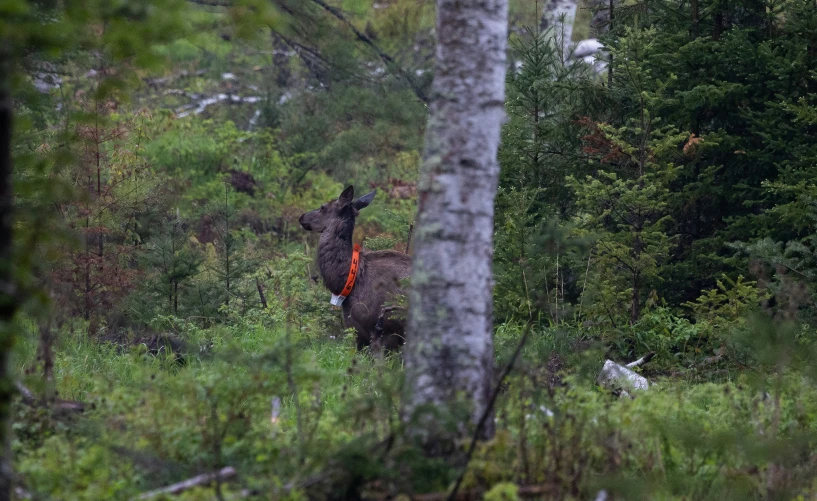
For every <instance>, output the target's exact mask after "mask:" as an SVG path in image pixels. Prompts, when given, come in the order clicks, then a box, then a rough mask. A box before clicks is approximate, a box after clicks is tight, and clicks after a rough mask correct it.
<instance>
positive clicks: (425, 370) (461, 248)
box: [403, 0, 508, 444]
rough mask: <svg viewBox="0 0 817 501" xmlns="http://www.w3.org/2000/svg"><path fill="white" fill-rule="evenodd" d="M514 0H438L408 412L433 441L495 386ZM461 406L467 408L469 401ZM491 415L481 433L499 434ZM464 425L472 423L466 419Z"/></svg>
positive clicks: (484, 403) (475, 417) (482, 403)
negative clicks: (496, 274) (495, 265)
mask: <svg viewBox="0 0 817 501" xmlns="http://www.w3.org/2000/svg"><path fill="white" fill-rule="evenodd" d="M507 27H508V20H507V0H438V2H437V36H438V40H437V58H436V65H435V73H434V83H433V96H432V102H431V105H430V108H429V117H428V126H427V129H426V137H425V152H424V155H423V165H422V168H421V171H420V181H419V185H418V191H419V208H418V215H417V226H416V229H415V237H414V238H415V249H414V259H413V267H412V277H411V290H410V293H409V304H410V310H409V316H408V333H407V339H408V342H407V345H406V378H407V379H406V383H407V384H406V396H405V399H404V409H403V412H404V418H405V419H418V420H419V421H414V423H416V425H415V426H414V427H413V429H414V430H415V431H416V436H418V438H421V439H423V440H424V441H425V442H426V444H431V443H434V442H437V441H438V440H439V439H440V438H448V436H447V435H445V434H443V433H442V432H441V431H440V430H441V427H440V425H441V423H440V422H439V421H435V420H434V419H433V418H432V416H431V415H430V414H424V415H422V416H421V415H420V413H421V412H423V410H424V409H429V408H431V407H435V408H436V409H437V410H439V411H441V413H440V414H439V415H440V416H442V417H450V416H453V414H451V411H453V410H454V409H455V408H456V407H459V406H460V405H465V406H466V407H467V413H468V415H469V416H470V424H471V425H475V424H476V423H478V422H479V420H480V418H481V417H482V415H483V414H484V413H486V412H488V409H487V407H488V402H489V399H490V397H491V393H492V384H491V380H492V374H493V367H494V363H493V341H492V339H491V332H492V287H493V279H492V269H491V261H492V257H493V238H492V237H493V227H494V196H495V194H496V188H497V183H498V177H499V166H498V163H497V148H498V145H499V132H500V125H501V122H502V121H503V118H504V109H503V102H504V97H505V70H506V61H505V59H506V53H505V51H506V41H507ZM460 409H461V408H460ZM493 421H494V420H493V419H490V418H489V419H486V420H485V423H487V424H486V426H485V427H484V429H483V430H482V433H481V436H482V437H490V436H492V435H493ZM459 424H460V425H461V426H460V429H459V430H458V433H463V432H464V431H465V430H466V429H467V427H468V425H467V423H459Z"/></svg>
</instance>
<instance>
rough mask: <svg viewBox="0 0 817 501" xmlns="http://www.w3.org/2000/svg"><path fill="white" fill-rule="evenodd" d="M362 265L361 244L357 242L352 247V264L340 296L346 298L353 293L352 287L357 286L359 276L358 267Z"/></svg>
mask: <svg viewBox="0 0 817 501" xmlns="http://www.w3.org/2000/svg"><path fill="white" fill-rule="evenodd" d="M359 265H360V244H355V246H354V248H353V249H352V265H351V266H350V267H349V276H348V277H346V285H344V286H343V290H342V291H340V294H338V296H341V297H343V298H346V297H348V296H349V294H351V293H352V288H353V287H354V286H355V279H356V278H357V268H358V266H359Z"/></svg>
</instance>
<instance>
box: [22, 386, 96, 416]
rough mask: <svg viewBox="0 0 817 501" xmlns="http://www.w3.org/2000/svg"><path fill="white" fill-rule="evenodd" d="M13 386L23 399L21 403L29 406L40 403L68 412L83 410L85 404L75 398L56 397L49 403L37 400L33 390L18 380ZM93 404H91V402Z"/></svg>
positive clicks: (35, 405) (36, 405)
mask: <svg viewBox="0 0 817 501" xmlns="http://www.w3.org/2000/svg"><path fill="white" fill-rule="evenodd" d="M14 386H15V387H16V388H17V391H18V392H19V393H20V397H21V398H22V400H23V403H24V404H26V405H28V406H30V407H38V406H40V405H42V406H46V407H50V408H51V409H53V410H55V411H62V412H66V413H70V412H84V411H85V407H86V404H85V403H84V402H77V401H75V400H62V399H59V398H58V399H56V400H54V401H53V402H51V403H50V404H49V403H47V401H45V400H42V401H41V400H39V399H38V398H37V397H36V396H35V395H34V392H32V391H31V390H29V389H28V388H27V387H26V385H24V384H23V383H22V382H20V381H16V382H15V383H14ZM91 405H92V406H93V404H91Z"/></svg>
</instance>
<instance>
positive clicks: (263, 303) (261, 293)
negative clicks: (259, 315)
mask: <svg viewBox="0 0 817 501" xmlns="http://www.w3.org/2000/svg"><path fill="white" fill-rule="evenodd" d="M255 287H256V288H257V289H258V296H259V297H260V298H261V306H263V307H264V309H265V310H266V309H267V297H266V296H265V295H264V288H263V287H262V286H261V280H259V279H258V278H257V277H256V279H255Z"/></svg>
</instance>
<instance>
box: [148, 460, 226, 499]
mask: <svg viewBox="0 0 817 501" xmlns="http://www.w3.org/2000/svg"><path fill="white" fill-rule="evenodd" d="M235 476H236V471H235V468H233V467H232V466H226V467H224V468H222V469H220V470H219V471H217V472H213V473H204V474H201V475H197V476H195V477H193V478H189V479H187V480H185V481H183V482H179V483H177V484H173V485H168V486H167V487H162V488H161V489H156V490H154V491H150V492H146V493H144V494H141V495H140V496H139V497H138V498H137V499H151V498H154V497H156V496H159V495H161V494H170V495H174V496H175V495H178V494H181V493H182V492H184V491H187V490H190V489H192V488H194V487H202V486H206V485H210V484H211V483H213V482H215V481H216V480H218V481H221V482H224V481H225V480H230V479H233V478H235Z"/></svg>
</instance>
